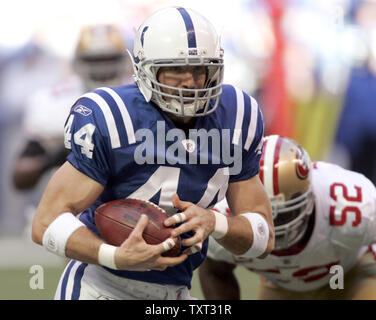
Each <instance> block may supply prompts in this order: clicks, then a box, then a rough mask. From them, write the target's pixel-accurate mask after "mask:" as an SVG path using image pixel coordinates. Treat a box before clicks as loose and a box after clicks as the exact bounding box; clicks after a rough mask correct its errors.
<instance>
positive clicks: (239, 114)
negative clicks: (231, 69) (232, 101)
mask: <svg viewBox="0 0 376 320" xmlns="http://www.w3.org/2000/svg"><path fill="white" fill-rule="evenodd" d="M235 92H236V120H235V128H234V136H233V137H232V143H233V144H239V139H240V136H241V133H242V126H243V118H244V96H243V92H242V90H240V89H238V88H235Z"/></svg>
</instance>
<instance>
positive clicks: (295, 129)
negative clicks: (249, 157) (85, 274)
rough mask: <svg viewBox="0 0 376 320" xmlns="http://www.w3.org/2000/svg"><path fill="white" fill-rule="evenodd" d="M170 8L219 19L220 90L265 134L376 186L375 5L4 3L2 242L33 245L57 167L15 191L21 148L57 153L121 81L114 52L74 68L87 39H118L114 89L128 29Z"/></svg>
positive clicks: (292, 0)
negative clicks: (69, 128) (240, 98)
mask: <svg viewBox="0 0 376 320" xmlns="http://www.w3.org/2000/svg"><path fill="white" fill-rule="evenodd" d="M5 2H8V3H7V4H5ZM170 5H175V6H186V7H189V8H192V9H195V10H197V11H199V12H201V13H202V14H203V15H205V16H206V17H207V18H208V19H209V20H210V21H212V22H213V24H214V25H215V27H216V28H217V30H218V32H219V33H220V34H221V40H222V46H223V48H224V52H225V82H226V83H231V84H233V85H236V86H237V87H239V88H241V89H243V90H244V91H246V92H247V93H249V94H251V95H253V96H254V97H255V98H256V99H257V100H258V102H259V105H260V106H261V109H262V111H263V114H264V120H265V135H268V134H280V135H284V136H288V137H291V138H293V139H295V140H296V141H298V142H299V143H300V144H301V145H302V146H303V147H304V148H305V149H306V150H307V151H308V152H309V154H310V155H311V158H312V160H313V161H316V160H326V161H331V162H334V163H338V164H340V165H342V166H344V167H346V168H350V169H352V170H355V171H358V172H361V173H363V174H364V175H366V176H367V177H368V178H369V179H371V180H372V181H373V182H374V183H376V0H233V1H211V0H208V1H199V0H190V1H178V0H176V1H172V0H171V1H168V0H117V1H115V0H106V1H104V0H103V1H94V0H91V1H86V0H73V1H71V0H66V1H64V2H57V1H47V0H34V1H26V0H24V1H22V0H11V1H3V2H2V7H3V8H2V10H1V12H0V237H1V236H8V235H14V234H16V235H18V236H25V238H28V237H29V232H30V222H31V219H32V216H33V213H34V210H35V206H36V205H37V204H38V202H39V199H40V197H41V195H42V192H43V190H44V188H45V185H46V183H47V181H48V179H49V175H50V174H51V172H53V170H54V166H53V165H49V166H47V168H48V169H49V171H51V172H49V174H46V175H45V177H44V178H43V179H41V180H40V181H38V183H36V184H30V186H32V187H31V188H28V187H27V186H26V187H25V185H24V186H22V183H21V185H20V184H19V183H18V182H17V177H15V173H14V172H15V167H16V166H17V163H18V160H19V157H20V155H22V154H23V153H24V152H29V153H33V152H34V151H35V148H36V147H35V146H34V147H30V145H29V147H30V148H29V147H25V146H26V145H27V143H26V142H27V141H29V142H30V141H33V139H34V138H35V139H39V140H43V143H42V145H43V148H44V149H45V150H47V151H46V152H47V153H49V152H50V151H49V150H53V151H51V153H52V152H55V153H56V148H57V146H60V145H63V143H64V141H63V139H64V135H63V134H64V122H65V120H66V118H65V113H66V114H68V111H66V110H69V107H70V105H72V104H73V103H74V102H75V101H74V100H75V98H78V97H79V96H80V95H81V94H83V93H84V92H85V91H87V90H91V89H93V88H94V87H96V85H97V84H98V85H97V87H100V86H102V85H106V81H107V80H108V78H111V77H113V76H114V74H113V73H112V71H111V70H112V69H110V71H108V70H106V68H107V67H108V68H111V61H110V60H111V59H112V58H114V55H113V54H112V53H111V54H110V55H107V56H106V57H105V58H101V59H99V61H98V59H96V58H95V57H94V58H93V57H89V56H88V57H84V58H87V61H86V62H87V63H88V66H87V67H86V68H89V69H85V66H83V67H82V68H81V67H80V64H79V63H77V61H79V62H80V61H81V62H82V61H84V58H82V57H80V56H79V54H80V49H79V48H80V46H79V45H78V41H79V39H80V34H82V30H85V28H89V29H90V28H92V29H90V30H96V29H95V27H96V26H102V27H101V30H102V31H99V32H103V30H107V31H105V32H107V33H108V32H109V31H108V30H112V29H111V28H116V29H117V30H118V31H119V34H121V38H122V40H123V43H122V46H123V47H122V46H121V45H119V46H118V48H121V47H122V52H123V53H124V54H123V55H121V59H122V60H121V66H122V67H116V68H124V69H122V70H123V73H122V74H121V75H119V76H120V78H117V81H119V84H121V83H124V84H126V83H131V82H132V81H133V80H132V67H131V65H130V60H129V58H128V57H127V55H126V50H125V49H126V48H128V49H129V50H130V51H132V43H133V34H134V31H133V28H137V27H138V26H139V25H140V24H141V22H142V21H143V20H144V18H145V17H147V16H148V15H149V14H150V13H152V12H154V11H155V10H157V9H159V8H162V7H165V6H170ZM93 26H94V27H93ZM93 28H94V29H93ZM86 30H87V29H86ZM81 40H82V39H81ZM88 41H91V42H90V43H93V41H94V40H90V39H89V40H88ZM97 49H98V50H99V52H101V50H102V49H103V48H100V45H99V48H97ZM94 65H95V66H94ZM117 66H118V65H117ZM113 67H114V65H112V68H113ZM92 70H94V71H92ZM95 72H99V73H102V72H104V73H105V74H106V75H105V76H104V77H98V76H96V75H95ZM93 79H94V80H95V81H94V83H93V82H92V81H91V80H93ZM115 84H116V83H115ZM42 106H43V108H42ZM49 107H50V109H49V111H46V110H47V109H48V108H49ZM46 108H47V109H46ZM38 127H39V128H38ZM57 141H58V142H57ZM39 147H40V146H39ZM25 148H26V149H25ZM33 148H34V149H33ZM25 150H26V151H25ZM57 151H59V150H57ZM50 158H51V157H50ZM58 162H59V161H58V160H56V161H55V163H54V162H53V161H52V162H51V164H58ZM23 165H25V164H23ZM26 165H27V164H26Z"/></svg>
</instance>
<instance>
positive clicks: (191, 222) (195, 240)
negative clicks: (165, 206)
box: [164, 194, 215, 254]
mask: <svg viewBox="0 0 376 320" xmlns="http://www.w3.org/2000/svg"><path fill="white" fill-rule="evenodd" d="M172 203H173V205H174V207H175V208H177V209H179V210H180V211H181V212H180V213H177V214H175V215H173V216H171V217H169V218H167V219H166V220H165V221H164V225H165V226H166V227H170V226H173V225H175V224H176V223H180V222H185V223H183V224H181V225H180V226H179V227H177V228H175V229H174V230H173V231H172V233H171V236H172V237H178V236H179V235H181V234H183V233H185V232H188V231H193V233H194V235H193V237H191V238H187V239H184V240H182V245H184V246H186V247H192V248H191V249H188V250H186V251H185V253H188V254H190V253H194V252H195V251H199V250H201V247H202V243H203V242H204V240H205V239H206V238H207V237H208V236H209V235H210V234H211V233H212V232H213V230H214V228H215V216H214V214H213V213H212V212H211V211H210V210H207V209H204V208H201V207H199V206H196V205H195V204H193V203H192V202H187V201H181V200H180V198H179V196H178V195H177V194H174V195H173V197H172ZM192 249H193V250H192Z"/></svg>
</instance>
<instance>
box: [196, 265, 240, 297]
mask: <svg viewBox="0 0 376 320" xmlns="http://www.w3.org/2000/svg"><path fill="white" fill-rule="evenodd" d="M234 268H235V265H232V264H228V263H225V262H221V261H215V260H212V259H210V258H206V260H205V261H204V262H203V264H202V265H201V266H200V268H199V270H198V273H199V278H200V283H201V289H202V292H203V294H204V297H205V299H208V300H239V299H240V289H239V284H238V281H237V280H236V277H235V275H234V272H233V270H234Z"/></svg>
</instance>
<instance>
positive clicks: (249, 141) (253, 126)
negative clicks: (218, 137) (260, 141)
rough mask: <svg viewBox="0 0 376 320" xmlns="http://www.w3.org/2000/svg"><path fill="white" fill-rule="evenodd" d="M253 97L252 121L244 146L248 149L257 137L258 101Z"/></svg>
mask: <svg viewBox="0 0 376 320" xmlns="http://www.w3.org/2000/svg"><path fill="white" fill-rule="evenodd" d="M250 98H251V121H250V122H249V127H248V134H247V140H246V141H245V144H244V148H245V149H246V150H247V151H248V150H249V148H250V147H251V144H252V142H253V139H254V138H255V134H256V128H257V118H258V112H257V111H258V105H257V101H256V100H255V99H254V98H252V97H250Z"/></svg>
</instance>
